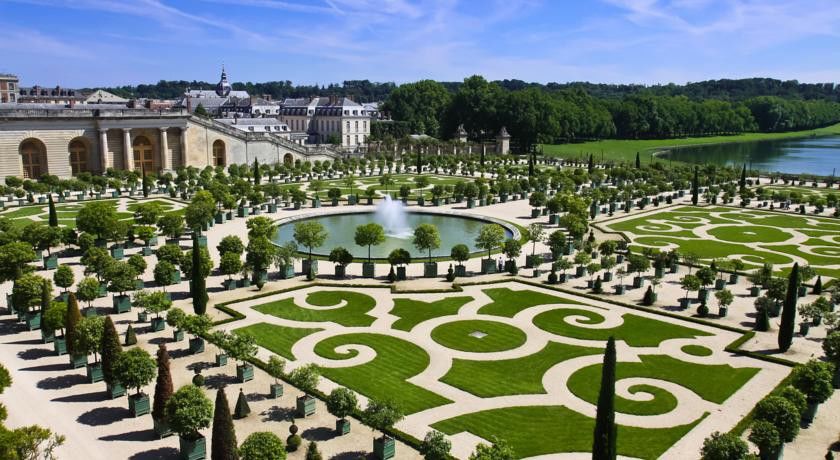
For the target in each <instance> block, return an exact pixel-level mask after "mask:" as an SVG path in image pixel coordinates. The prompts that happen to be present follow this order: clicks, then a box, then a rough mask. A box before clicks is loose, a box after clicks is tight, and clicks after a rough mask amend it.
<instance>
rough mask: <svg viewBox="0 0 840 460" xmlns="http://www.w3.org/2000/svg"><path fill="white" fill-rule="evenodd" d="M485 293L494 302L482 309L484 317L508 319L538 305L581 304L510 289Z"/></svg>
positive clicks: (537, 293)
mask: <svg viewBox="0 0 840 460" xmlns="http://www.w3.org/2000/svg"><path fill="white" fill-rule="evenodd" d="M484 293H485V294H487V296H488V297H490V298H491V299H492V300H493V302H491V303H488V304H487V305H484V306H483V307H481V308H480V309H479V310H478V313H480V314H482V315H493V316H504V317H506V318H513V317H514V316H516V314H517V313H519V312H520V311H522V310H526V309H528V308H531V307H534V306H537V305H550V304H558V303H562V304H573V305H574V304H579V302H575V301H574V300H570V299H566V298H563V297H558V296H554V295H550V294H543V293H542V292H537V291H532V290H526V291H514V290H512V289H508V288H493V289H485V290H484Z"/></svg>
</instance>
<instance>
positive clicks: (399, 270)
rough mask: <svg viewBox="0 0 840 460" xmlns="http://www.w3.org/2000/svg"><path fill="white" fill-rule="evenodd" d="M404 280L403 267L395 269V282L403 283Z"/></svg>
mask: <svg viewBox="0 0 840 460" xmlns="http://www.w3.org/2000/svg"><path fill="white" fill-rule="evenodd" d="M406 278H407V276H406V274H405V267H404V266H402V267H397V281H405V280H406Z"/></svg>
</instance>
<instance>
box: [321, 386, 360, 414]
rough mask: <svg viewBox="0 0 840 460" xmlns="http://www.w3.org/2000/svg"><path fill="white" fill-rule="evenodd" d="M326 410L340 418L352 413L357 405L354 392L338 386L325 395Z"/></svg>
mask: <svg viewBox="0 0 840 460" xmlns="http://www.w3.org/2000/svg"><path fill="white" fill-rule="evenodd" d="M326 402H327V410H328V411H329V412H330V413H331V414H333V415H335V416H336V417H338V418H340V419H344V418H345V417H347V416H348V415H350V414H352V413H353V412H354V411H356V410H357V409H358V407H359V401H358V399H357V398H356V394H355V393H353V392H352V391H351V390H349V389H347V388H344V387H338V388H335V389H334V390H333V391H332V392H330V394H329V396H327V401H326Z"/></svg>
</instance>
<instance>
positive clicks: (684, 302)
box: [680, 297, 691, 309]
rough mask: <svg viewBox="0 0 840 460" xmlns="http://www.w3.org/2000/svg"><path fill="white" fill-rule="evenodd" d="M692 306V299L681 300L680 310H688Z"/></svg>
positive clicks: (683, 298)
mask: <svg viewBox="0 0 840 460" xmlns="http://www.w3.org/2000/svg"><path fill="white" fill-rule="evenodd" d="M690 305H691V299H686V298H685V297H682V298H680V308H683V309H686V308H688V307H689V306H690Z"/></svg>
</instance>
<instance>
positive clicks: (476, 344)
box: [432, 320, 527, 353]
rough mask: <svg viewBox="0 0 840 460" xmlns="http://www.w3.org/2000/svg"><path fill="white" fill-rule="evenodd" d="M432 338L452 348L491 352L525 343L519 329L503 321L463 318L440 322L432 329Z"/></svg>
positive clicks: (523, 335) (523, 334)
mask: <svg viewBox="0 0 840 460" xmlns="http://www.w3.org/2000/svg"><path fill="white" fill-rule="evenodd" d="M471 334H483V335H484V336H482V337H478V336H473V335H471ZM432 340H434V341H435V342H437V343H439V344H441V345H443V346H444V347H447V348H451V349H453V350H459V351H467V352H471V353H492V352H498V351H505V350H512V349H514V348H518V347H520V346H522V344H524V343H525V341H526V340H527V336H526V335H525V332H523V331H522V330H521V329H519V328H517V327H513V326H509V325H507V324H504V323H498V322H495V321H484V320H464V321H453V322H451V323H446V324H441V325H440V326H438V327H436V328H434V329H432Z"/></svg>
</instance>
